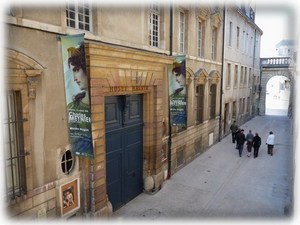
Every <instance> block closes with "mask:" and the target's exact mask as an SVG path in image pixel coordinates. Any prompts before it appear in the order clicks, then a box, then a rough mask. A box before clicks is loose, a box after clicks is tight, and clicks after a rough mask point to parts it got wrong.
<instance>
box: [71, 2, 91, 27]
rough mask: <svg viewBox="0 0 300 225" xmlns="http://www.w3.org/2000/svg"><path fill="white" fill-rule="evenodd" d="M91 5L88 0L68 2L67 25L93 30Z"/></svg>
mask: <svg viewBox="0 0 300 225" xmlns="http://www.w3.org/2000/svg"><path fill="white" fill-rule="evenodd" d="M91 15H92V14H91V7H90V5H89V3H88V1H87V0H73V1H69V2H67V6H66V18H67V26H68V27H73V28H76V29H80V30H87V31H91V22H92V20H91Z"/></svg>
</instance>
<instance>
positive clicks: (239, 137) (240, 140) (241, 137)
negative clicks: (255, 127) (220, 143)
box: [236, 129, 246, 157]
mask: <svg viewBox="0 0 300 225" xmlns="http://www.w3.org/2000/svg"><path fill="white" fill-rule="evenodd" d="M245 141H246V137H245V134H244V130H243V129H241V131H240V132H239V133H238V134H237V135H236V143H237V147H238V150H239V156H240V157H242V153H243V148H244V143H245Z"/></svg>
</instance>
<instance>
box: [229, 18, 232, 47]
mask: <svg viewBox="0 0 300 225" xmlns="http://www.w3.org/2000/svg"><path fill="white" fill-rule="evenodd" d="M231 45H232V21H230V22H229V38H228V46H230V47H231Z"/></svg>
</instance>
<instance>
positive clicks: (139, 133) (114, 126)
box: [105, 95, 143, 211]
mask: <svg viewBox="0 0 300 225" xmlns="http://www.w3.org/2000/svg"><path fill="white" fill-rule="evenodd" d="M105 124H106V128H105V133H106V189H107V194H108V197H109V200H110V202H111V203H112V206H113V210H114V211H115V210H116V209H118V208H120V207H121V206H123V205H124V204H126V203H127V202H129V201H130V200H131V199H133V198H134V197H136V196H137V195H139V194H140V193H141V192H142V191H143V96H142V95H120V96H109V97H106V98H105Z"/></svg>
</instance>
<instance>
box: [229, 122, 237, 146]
mask: <svg viewBox="0 0 300 225" xmlns="http://www.w3.org/2000/svg"><path fill="white" fill-rule="evenodd" d="M238 129H239V127H238V126H237V125H236V121H235V120H234V121H233V124H231V126H230V130H231V136H232V143H235V137H236V132H237V131H238Z"/></svg>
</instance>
